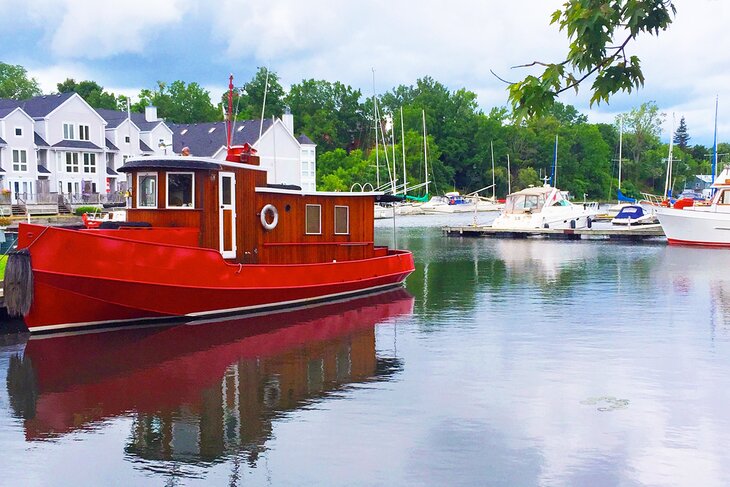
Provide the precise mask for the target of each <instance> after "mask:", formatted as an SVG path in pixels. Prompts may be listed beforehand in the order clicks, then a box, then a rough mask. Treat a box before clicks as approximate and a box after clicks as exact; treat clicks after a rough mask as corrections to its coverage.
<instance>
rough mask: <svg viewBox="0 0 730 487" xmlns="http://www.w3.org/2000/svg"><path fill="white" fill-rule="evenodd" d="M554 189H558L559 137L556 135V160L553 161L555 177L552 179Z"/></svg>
mask: <svg viewBox="0 0 730 487" xmlns="http://www.w3.org/2000/svg"><path fill="white" fill-rule="evenodd" d="M550 182H551V183H552V185H553V188H557V187H558V135H557V134H555V158H554V160H553V175H552V177H550Z"/></svg>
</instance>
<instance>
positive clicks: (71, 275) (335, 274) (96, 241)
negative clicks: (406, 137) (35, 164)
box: [19, 224, 414, 332]
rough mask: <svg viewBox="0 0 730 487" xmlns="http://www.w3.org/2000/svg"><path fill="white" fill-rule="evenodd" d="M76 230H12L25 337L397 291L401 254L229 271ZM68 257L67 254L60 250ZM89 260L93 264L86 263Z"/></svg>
mask: <svg viewBox="0 0 730 487" xmlns="http://www.w3.org/2000/svg"><path fill="white" fill-rule="evenodd" d="M113 232H114V231H109V232H98V231H79V230H68V229H62V228H53V227H42V226H36V225H25V224H24V225H21V228H20V229H19V237H20V241H19V248H24V247H27V248H28V249H29V251H30V255H31V262H32V268H33V278H34V298H33V304H32V306H31V309H30V312H29V313H28V314H27V315H26V316H25V322H26V325H27V326H28V328H29V330H30V331H31V332H47V331H55V330H62V329H71V328H83V327H88V326H98V325H101V324H105V323H109V322H119V321H135V322H137V321H140V320H148V319H156V318H157V319H159V318H172V317H185V316H202V315H221V314H227V313H231V314H233V313H245V312H249V311H261V310H264V309H272V308H282V307H288V306H296V305H301V304H304V303H308V302H316V301H324V300H328V299H336V298H340V297H344V296H348V295H355V294H358V293H363V292H367V291H371V290H375V289H384V288H388V287H394V286H399V285H402V283H403V281H404V280H405V278H406V277H407V276H408V275H409V274H410V273H411V272H412V271H413V269H414V265H413V256H412V255H411V253H410V252H405V251H389V252H388V253H387V255H384V256H382V257H374V258H371V259H363V260H354V261H345V262H326V263H315V264H286V265H260V264H243V265H239V264H230V263H228V262H226V261H225V260H224V259H223V258H222V257H221V255H220V254H219V253H218V252H216V251H214V250H210V249H204V248H199V247H191V246H186V245H175V244H173V243H169V240H170V238H169V237H167V238H166V239H165V240H166V241H165V243H161V242H155V241H145V240H142V238H144V239H150V235H152V234H151V233H149V232H146V231H138V232H137V233H136V234H138V235H140V236H141V237H140V239H132V237H131V236H130V235H132V234H133V233H130V232H127V233H120V235H123V237H116V236H114V233H113ZM68 249H73V251H72V252H69V251H68ZM90 256H93V257H90Z"/></svg>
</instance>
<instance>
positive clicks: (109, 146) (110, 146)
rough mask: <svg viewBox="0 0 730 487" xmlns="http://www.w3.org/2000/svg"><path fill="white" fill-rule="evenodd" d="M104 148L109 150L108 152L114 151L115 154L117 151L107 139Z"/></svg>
mask: <svg viewBox="0 0 730 487" xmlns="http://www.w3.org/2000/svg"><path fill="white" fill-rule="evenodd" d="M106 148H107V149H109V150H110V151H115V152H116V151H118V150H119V148H118V147H117V146H116V145H114V144H112V141H111V140H109V139H106Z"/></svg>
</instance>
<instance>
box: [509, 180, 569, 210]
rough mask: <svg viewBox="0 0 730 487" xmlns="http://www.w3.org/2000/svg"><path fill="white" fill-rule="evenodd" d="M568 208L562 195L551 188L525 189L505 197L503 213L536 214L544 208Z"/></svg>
mask: <svg viewBox="0 0 730 487" xmlns="http://www.w3.org/2000/svg"><path fill="white" fill-rule="evenodd" d="M556 205H557V206H568V205H570V203H569V202H568V200H566V199H565V197H564V196H563V193H562V192H561V191H559V190H558V189H556V188H553V187H552V186H541V187H531V188H525V189H523V190H522V191H517V192H516V193H512V194H510V195H508V196H507V201H506V203H505V212H507V213H525V212H533V211H534V212H538V211H541V210H542V208H543V207H545V206H556Z"/></svg>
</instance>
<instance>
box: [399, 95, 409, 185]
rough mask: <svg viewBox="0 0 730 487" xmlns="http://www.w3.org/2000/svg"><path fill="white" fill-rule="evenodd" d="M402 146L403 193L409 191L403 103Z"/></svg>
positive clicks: (401, 112)
mask: <svg viewBox="0 0 730 487" xmlns="http://www.w3.org/2000/svg"><path fill="white" fill-rule="evenodd" d="M400 147H401V149H402V150H403V194H404V195H405V194H407V193H408V178H407V177H406V136H405V129H404V128H403V105H401V107H400Z"/></svg>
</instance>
